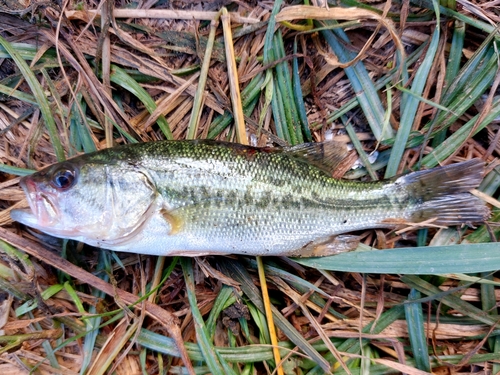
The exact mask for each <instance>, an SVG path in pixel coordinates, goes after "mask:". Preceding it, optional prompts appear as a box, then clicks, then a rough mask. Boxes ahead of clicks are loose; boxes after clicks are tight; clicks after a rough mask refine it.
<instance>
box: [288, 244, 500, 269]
mask: <svg viewBox="0 0 500 375" xmlns="http://www.w3.org/2000/svg"><path fill="white" fill-rule="evenodd" d="M294 260H295V261H296V262H297V263H299V264H302V265H305V266H308V267H312V268H319V269H325V270H330V271H343V272H359V273H378V274H382V273H393V274H394V273H395V274H409V275H419V274H420V275H434V274H445V273H473V272H488V271H496V270H498V269H500V243H484V244H461V245H451V246H425V247H412V248H398V249H387V250H372V251H353V252H350V253H342V254H338V255H335V256H330V257H323V258H300V259H298V258H295V259H294Z"/></svg>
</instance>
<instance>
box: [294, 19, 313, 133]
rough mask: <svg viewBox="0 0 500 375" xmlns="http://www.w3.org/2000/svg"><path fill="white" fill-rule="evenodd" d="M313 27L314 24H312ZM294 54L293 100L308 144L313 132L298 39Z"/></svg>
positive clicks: (295, 43)
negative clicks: (300, 67) (310, 124)
mask: <svg viewBox="0 0 500 375" xmlns="http://www.w3.org/2000/svg"><path fill="white" fill-rule="evenodd" d="M311 26H312V22H311ZM293 54H294V58H293V60H292V85H293V93H294V95H293V98H294V100H295V105H296V106H297V112H298V116H299V119H300V124H301V125H302V132H303V133H304V136H305V140H306V142H311V141H312V135H311V130H310V129H309V121H308V119H307V113H306V107H305V105H304V95H303V94H302V86H301V85H300V75H299V59H298V58H297V38H295V39H294V41H293Z"/></svg>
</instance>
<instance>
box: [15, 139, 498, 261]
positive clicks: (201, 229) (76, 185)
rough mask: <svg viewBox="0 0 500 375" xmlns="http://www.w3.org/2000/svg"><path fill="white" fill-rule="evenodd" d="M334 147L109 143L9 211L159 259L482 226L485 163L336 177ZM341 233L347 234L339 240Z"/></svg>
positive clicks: (61, 168) (330, 248)
mask: <svg viewBox="0 0 500 375" xmlns="http://www.w3.org/2000/svg"><path fill="white" fill-rule="evenodd" d="M344 151H345V149H343V148H340V147H339V146H338V144H336V143H334V142H326V143H316V144H305V145H300V146H295V147H285V148H255V147H250V146H243V145H239V144H232V143H225V142H216V141H208V140H204V141H198V140H196V141H158V142H151V143H142V144H133V145H125V146H119V147H115V148H110V149H106V150H102V151H98V152H95V153H92V154H86V155H82V156H79V157H76V158H74V159H71V160H68V161H65V162H62V163H58V164H55V165H52V166H49V167H47V168H45V169H43V170H41V171H39V172H37V173H35V174H33V175H30V176H27V177H24V178H23V179H21V183H20V184H21V186H22V188H23V189H24V191H25V193H26V196H27V198H28V202H29V205H30V209H23V210H13V211H12V213H11V216H12V218H13V219H14V220H16V221H19V222H21V223H23V224H25V225H27V226H30V227H33V228H36V229H39V230H41V231H43V232H45V233H48V234H51V235H53V236H56V237H61V238H68V239H74V240H78V241H82V242H85V243H87V244H90V245H92V246H97V247H100V248H104V249H111V250H116V251H127V252H136V253H143V254H153V255H167V256H171V255H185V256H199V255H207V254H250V255H289V256H315V255H328V254H333V253H336V252H339V251H344V250H346V249H347V250H349V249H352V247H353V244H354V247H355V245H356V241H352V237H350V236H338V235H340V234H345V233H348V232H351V231H355V230H360V229H367V228H387V227H393V226H395V225H397V223H402V222H422V221H426V220H430V221H431V222H432V224H435V225H440V226H451V225H461V224H468V223H477V222H483V221H484V220H486V219H487V218H488V216H489V209H488V208H487V207H486V206H485V205H484V203H483V202H482V201H481V200H479V199H478V198H476V197H475V196H473V195H471V194H470V193H469V191H470V190H471V189H473V188H475V187H477V186H478V185H479V183H480V182H481V180H482V177H483V169H484V163H483V162H482V161H481V160H479V159H473V160H469V161H465V162H462V163H458V164H454V165H449V166H445V167H438V168H435V169H430V170H425V171H419V172H413V173H410V174H407V175H404V176H401V177H398V178H393V179H389V180H385V181H379V182H353V181H344V180H337V179H333V178H331V177H330V174H329V173H328V172H327V171H328V169H329V168H332V167H335V165H336V164H338V162H339V160H340V159H342V157H343V156H344V153H345V152H344ZM335 236H338V237H335Z"/></svg>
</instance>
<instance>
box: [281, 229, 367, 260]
mask: <svg viewBox="0 0 500 375" xmlns="http://www.w3.org/2000/svg"><path fill="white" fill-rule="evenodd" d="M359 242H360V237H359V236H354V235H346V234H342V235H338V236H332V237H329V238H327V239H322V240H318V241H313V242H310V243H308V244H307V245H305V246H303V247H302V248H300V249H298V250H295V251H294V252H293V253H289V254H286V255H287V256H295V257H298V258H309V257H326V256H331V255H337V254H341V253H347V252H349V251H353V250H355V249H356V248H357V247H358V245H359Z"/></svg>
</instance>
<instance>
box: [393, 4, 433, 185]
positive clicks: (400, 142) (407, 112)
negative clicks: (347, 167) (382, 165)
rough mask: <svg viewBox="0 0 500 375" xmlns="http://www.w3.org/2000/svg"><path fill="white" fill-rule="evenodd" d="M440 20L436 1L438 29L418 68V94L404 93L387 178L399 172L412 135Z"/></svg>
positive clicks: (416, 89)
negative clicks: (407, 143)
mask: <svg viewBox="0 0 500 375" xmlns="http://www.w3.org/2000/svg"><path fill="white" fill-rule="evenodd" d="M439 22H440V21H439V11H438V9H437V3H436V29H435V30H434V33H433V34H432V39H431V43H430V44H429V49H428V50H427V53H426V55H425V58H424V60H423V61H422V64H421V65H420V67H419V68H418V70H417V73H416V74H415V79H414V81H413V85H412V87H411V91H412V92H413V93H414V94H415V95H416V96H415V95H408V94H406V93H403V95H402V99H401V121H400V123H399V129H398V132H397V134H396V139H395V142H394V146H393V148H392V151H391V157H390V158H389V163H388V164H387V169H386V171H385V178H390V177H393V176H395V175H396V174H397V173H398V168H399V164H400V162H401V158H402V156H403V153H404V151H405V148H406V142H407V141H408V136H409V135H410V131H411V130H412V127H413V122H414V121H415V115H416V113H417V110H418V106H419V104H420V101H419V99H418V98H417V97H419V96H421V95H422V92H423V91H424V87H425V84H426V82H427V77H428V75H429V71H430V70H431V67H432V64H433V62H434V57H435V55H436V52H437V49H438V47H439V35H440V28H439Z"/></svg>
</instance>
